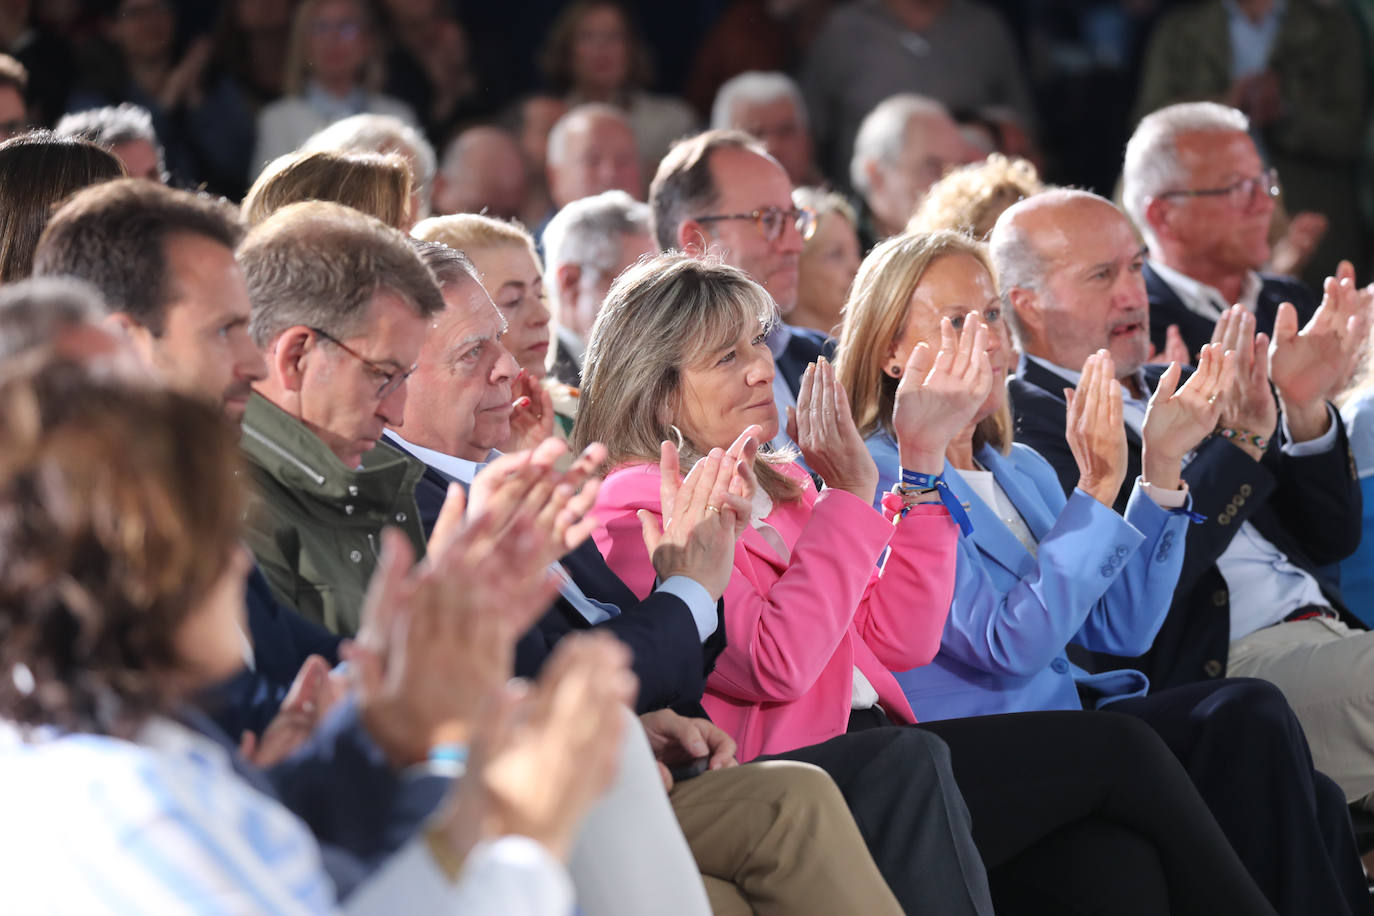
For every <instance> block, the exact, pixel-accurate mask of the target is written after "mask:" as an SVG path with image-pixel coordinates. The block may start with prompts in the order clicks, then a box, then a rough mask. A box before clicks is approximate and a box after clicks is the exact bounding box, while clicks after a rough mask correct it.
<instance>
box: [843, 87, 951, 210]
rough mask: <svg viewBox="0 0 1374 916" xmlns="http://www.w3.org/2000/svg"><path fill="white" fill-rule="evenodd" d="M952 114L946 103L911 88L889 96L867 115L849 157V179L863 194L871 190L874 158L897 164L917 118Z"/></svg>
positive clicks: (877, 160)
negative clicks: (870, 175)
mask: <svg viewBox="0 0 1374 916" xmlns="http://www.w3.org/2000/svg"><path fill="white" fill-rule="evenodd" d="M934 117H940V118H948V117H949V112H948V111H947V110H946V109H945V106H943V105H941V104H940V103H939V102H937V101H935V100H934V99H929V98H926V97H925V96H923V95H916V94H914V93H910V92H903V93H901V94H899V95H892V96H888V97H887V98H885V99H883V100H882V101H881V102H879V103H878V104H877V105H875V106H874V107H873V110H872V111H870V112H869V113H868V114H866V115H864V119H863V123H861V124H860V125H859V132H858V133H857V134H856V135H855V136H854V154H853V155H852V156H851V157H850V160H849V183H850V184H852V185H853V186H854V190H856V191H858V192H859V193H860V194H863V195H867V194H868V192H869V191H870V190H871V187H870V184H869V181H868V175H867V173H866V171H867V170H866V169H865V166H867V165H868V163H870V162H877V163H881V164H882V165H889V166H890V165H894V164H895V163H896V162H897V159H898V157H900V156H901V154H902V148H903V147H904V146H905V145H906V129H907V125H908V124H909V123H911V121H912V120H913V119H915V118H934Z"/></svg>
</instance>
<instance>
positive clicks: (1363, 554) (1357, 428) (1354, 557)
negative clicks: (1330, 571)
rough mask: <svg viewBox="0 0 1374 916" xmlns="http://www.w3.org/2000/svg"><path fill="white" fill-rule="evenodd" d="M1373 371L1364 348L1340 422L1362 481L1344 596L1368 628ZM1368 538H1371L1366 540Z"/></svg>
mask: <svg viewBox="0 0 1374 916" xmlns="http://www.w3.org/2000/svg"><path fill="white" fill-rule="evenodd" d="M1371 382H1374V371H1371V359H1370V355H1369V345H1368V344H1367V343H1366V344H1365V354H1364V363H1363V365H1362V366H1361V367H1360V370H1359V371H1358V372H1357V373H1356V376H1355V378H1354V379H1353V380H1352V382H1351V385H1350V388H1349V389H1347V390H1346V391H1345V392H1344V393H1342V394H1341V396H1340V398H1339V399H1338V401H1337V403H1339V404H1340V407H1341V420H1342V421H1343V422H1344V423H1345V431H1346V434H1347V435H1348V436H1349V437H1350V457H1351V458H1352V459H1354V461H1355V470H1356V473H1357V474H1358V475H1359V478H1360V495H1361V498H1362V499H1363V501H1364V504H1363V507H1362V509H1361V516H1360V517H1361V526H1360V528H1361V531H1360V546H1359V549H1357V550H1356V551H1355V552H1354V553H1352V554H1351V555H1350V556H1348V557H1346V558H1345V559H1344V560H1342V561H1341V566H1340V585H1341V595H1342V596H1343V597H1344V598H1345V600H1346V602H1347V603H1348V604H1349V606H1350V611H1351V613H1353V614H1354V615H1355V616H1356V617H1358V618H1360V620H1362V621H1364V623H1365V625H1366V626H1371V625H1374V492H1371V478H1374V395H1371V392H1372V391H1374V384H1371ZM1366 535H1368V536H1367V537H1366Z"/></svg>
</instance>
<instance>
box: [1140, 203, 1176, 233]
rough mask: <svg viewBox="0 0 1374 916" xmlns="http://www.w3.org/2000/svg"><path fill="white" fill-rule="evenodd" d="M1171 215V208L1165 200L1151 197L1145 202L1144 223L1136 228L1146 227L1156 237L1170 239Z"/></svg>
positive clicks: (1171, 229) (1171, 231)
mask: <svg viewBox="0 0 1374 916" xmlns="http://www.w3.org/2000/svg"><path fill="white" fill-rule="evenodd" d="M1172 215H1173V208H1172V207H1171V206H1170V205H1169V202H1168V201H1167V200H1164V199H1162V198H1159V197H1151V198H1150V199H1149V200H1147V201H1146V202H1145V213H1144V216H1145V225H1144V226H1138V227H1137V228H1138V229H1142V230H1143V229H1146V228H1148V229H1149V230H1150V231H1151V232H1153V233H1154V235H1155V237H1156V238H1167V239H1172V238H1173V237H1174V231H1173V220H1172V219H1171V217H1172Z"/></svg>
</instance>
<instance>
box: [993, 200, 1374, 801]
mask: <svg viewBox="0 0 1374 916" xmlns="http://www.w3.org/2000/svg"><path fill="white" fill-rule="evenodd" d="M992 253H993V258H994V261H995V263H996V265H997V268H998V273H999V277H1000V279H1001V283H1002V286H1003V288H1002V295H1003V297H1004V300H1005V301H1006V302H1007V303H1008V304H1009V305H1010V306H1011V309H1012V310H1014V313H1015V318H1016V323H1017V326H1018V336H1019V341H1020V344H1021V349H1022V353H1023V357H1022V360H1021V364H1020V366H1019V367H1018V371H1017V375H1016V378H1014V379H1013V380H1012V381H1011V382H1010V388H1011V394H1012V402H1013V411H1014V414H1015V422H1016V436H1017V439H1018V440H1020V441H1021V442H1023V443H1025V444H1027V445H1029V446H1031V447H1032V448H1035V449H1036V450H1037V451H1039V452H1041V454H1043V455H1044V456H1045V457H1046V458H1047V459H1048V460H1049V461H1050V463H1051V464H1052V465H1054V466H1055V468H1056V470H1057V471H1058V473H1059V476H1060V480H1061V482H1062V483H1063V485H1064V487H1065V490H1066V491H1069V490H1072V488H1073V486H1074V482H1075V480H1076V479H1077V470H1076V463H1075V461H1074V459H1073V455H1072V452H1071V450H1070V448H1069V446H1068V443H1067V441H1066V438H1065V432H1064V421H1065V413H1066V408H1065V395H1064V390H1065V389H1066V388H1071V387H1073V386H1074V385H1076V383H1077V377H1078V372H1077V368H1076V367H1077V366H1079V365H1081V362H1082V360H1083V359H1085V358H1086V356H1087V355H1089V354H1091V353H1092V352H1094V351H1095V350H1097V349H1099V348H1104V347H1105V348H1107V349H1109V350H1110V351H1111V353H1112V355H1113V356H1114V358H1115V362H1116V371H1117V377H1118V379H1120V380H1121V383H1122V386H1123V388H1124V389H1125V399H1124V404H1123V420H1124V422H1125V425H1126V439H1127V445H1128V465H1127V475H1128V477H1127V480H1128V481H1133V480H1134V479H1135V475H1137V474H1139V475H1141V476H1142V477H1143V478H1144V479H1145V480H1146V481H1148V479H1149V456H1148V455H1145V454H1143V453H1142V448H1141V438H1140V424H1141V421H1142V419H1143V413H1144V405H1145V401H1146V399H1147V398H1148V397H1149V396H1150V394H1151V393H1152V391H1153V387H1154V384H1155V383H1156V381H1157V380H1158V375H1159V372H1158V370H1146V369H1143V363H1144V360H1145V358H1146V353H1147V351H1148V339H1147V335H1146V330H1145V328H1146V326H1147V320H1148V319H1147V314H1146V308H1147V304H1146V300H1145V291H1144V284H1143V282H1142V280H1141V276H1140V270H1141V264H1142V261H1143V253H1142V252H1141V251H1140V250H1139V244H1138V243H1137V242H1136V241H1135V238H1134V234H1133V233H1132V231H1131V229H1130V226H1129V224H1128V223H1127V222H1126V220H1125V218H1124V217H1123V216H1122V215H1121V213H1120V212H1119V211H1117V210H1116V208H1115V207H1113V206H1112V205H1111V203H1110V202H1109V201H1106V200H1103V199H1102V198H1100V197H1097V196H1096V195H1091V194H1087V193H1086V192H1075V191H1055V192H1047V193H1046V194H1044V195H1039V196H1037V197H1034V198H1031V199H1030V200H1027V201H1023V202H1021V203H1020V204H1017V205H1016V206H1015V207H1013V208H1011V209H1010V210H1008V211H1007V212H1006V213H1005V214H1003V216H1002V218H1001V219H1000V220H999V221H998V224H997V227H996V228H995V229H994V230H993V235H992ZM1351 292H1352V294H1353V289H1352V291H1351ZM1346 308H1350V309H1351V310H1352V312H1353V310H1354V309H1355V308H1358V303H1357V302H1356V301H1355V299H1354V298H1353V295H1352V296H1351V297H1349V298H1345V297H1340V296H1337V297H1333V299H1332V301H1331V302H1330V303H1328V304H1325V305H1323V309H1324V310H1326V311H1325V313H1324V315H1319V316H1318V318H1317V320H1315V321H1314V322H1312V323H1311V324H1310V325H1309V327H1308V330H1307V332H1305V334H1304V336H1303V337H1302V338H1299V337H1298V336H1297V334H1296V331H1295V323H1294V322H1293V319H1292V317H1291V316H1289V318H1287V319H1283V318H1282V317H1281V318H1280V321H1279V325H1280V328H1279V330H1278V331H1277V332H1276V336H1277V338H1278V339H1277V341H1276V344H1275V348H1274V354H1275V356H1274V361H1273V362H1274V373H1273V381H1274V383H1275V386H1276V388H1277V391H1278V395H1279V403H1280V405H1281V406H1282V414H1283V423H1282V424H1281V428H1279V429H1278V430H1277V431H1275V429H1274V427H1275V425H1276V407H1275V405H1274V403H1273V399H1272V395H1271V394H1270V389H1269V379H1268V378H1266V377H1265V374H1264V372H1263V371H1262V365H1263V360H1261V361H1260V362H1259V363H1258V364H1257V365H1259V366H1260V367H1261V368H1260V369H1257V370H1256V371H1255V372H1254V373H1251V372H1248V371H1247V372H1245V373H1242V375H1244V376H1248V377H1249V379H1248V381H1246V382H1244V383H1242V381H1239V380H1238V382H1237V386H1236V388H1235V389H1234V391H1233V392H1232V393H1231V395H1229V396H1228V404H1227V407H1226V408H1225V409H1224V410H1223V412H1222V421H1221V422H1222V424H1223V426H1224V427H1228V428H1230V429H1232V430H1233V431H1238V432H1239V435H1236V436H1234V437H1232V438H1229V439H1228V438H1225V437H1222V436H1216V437H1214V438H1212V439H1210V440H1208V441H1207V442H1205V443H1203V445H1202V446H1200V447H1199V448H1198V450H1197V451H1196V453H1195V455H1194V457H1193V459H1192V460H1191V461H1190V462H1189V463H1188V464H1187V465H1186V466H1185V468H1184V470H1183V478H1184V480H1186V481H1187V482H1188V484H1189V487H1190V490H1191V492H1192V496H1193V507H1194V510H1195V511H1197V512H1198V513H1199V515H1200V516H1201V518H1200V519H1199V521H1200V524H1195V525H1192V526H1190V532H1189V535H1188V543H1187V552H1186V555H1185V561H1184V568H1183V571H1182V574H1181V576H1180V580H1179V584H1178V586H1177V588H1176V590H1175V593H1174V602H1173V605H1172V607H1171V608H1170V611H1169V614H1168V616H1167V618H1166V619H1165V622H1164V624H1163V626H1162V628H1161V630H1160V633H1159V635H1158V637H1157V638H1156V640H1155V644H1154V647H1153V649H1152V650H1151V652H1150V653H1149V654H1148V655H1146V656H1145V657H1143V658H1140V659H1130V660H1125V659H1112V658H1110V657H1098V659H1097V660H1096V661H1097V663H1098V666H1099V667H1101V666H1103V665H1106V666H1110V667H1133V668H1137V669H1141V670H1144V671H1145V672H1146V674H1147V675H1148V676H1149V677H1150V681H1151V685H1152V687H1154V688H1156V689H1157V688H1161V687H1167V686H1173V685H1177V684H1183V683H1188V682H1191V681H1197V680H1204V679H1207V678H1216V677H1221V676H1223V675H1229V676H1254V677H1262V678H1264V679H1266V680H1270V681H1272V682H1274V683H1275V684H1276V685H1277V686H1278V687H1279V688H1280V689H1281V690H1282V691H1283V692H1284V694H1285V696H1286V697H1287V698H1288V700H1289V703H1290V704H1291V705H1292V707H1293V710H1294V712H1295V713H1297V715H1298V719H1299V720H1300V721H1301V722H1302V724H1303V727H1304V730H1305V731H1306V732H1307V734H1308V736H1309V738H1310V739H1311V742H1312V747H1313V751H1314V757H1315V758H1316V763H1317V767H1318V769H1320V770H1321V771H1322V772H1324V773H1326V774H1327V775H1329V776H1331V777H1332V778H1333V779H1334V780H1335V781H1336V782H1337V783H1338V784H1339V785H1340V786H1341V788H1342V789H1343V790H1344V792H1345V794H1346V798H1347V800H1349V801H1354V800H1356V799H1359V798H1362V797H1363V796H1364V795H1366V794H1368V793H1369V792H1371V791H1374V754H1371V753H1370V748H1371V747H1374V744H1370V743H1369V741H1370V740H1371V739H1374V732H1369V733H1367V732H1366V728H1365V722H1366V720H1365V708H1366V706H1367V705H1368V704H1367V701H1365V700H1364V699H1363V698H1364V697H1365V696H1366V692H1365V690H1364V687H1363V684H1364V683H1365V682H1366V681H1367V679H1368V677H1369V676H1371V675H1374V634H1370V633H1368V632H1367V631H1364V630H1362V629H1356V628H1355V626H1356V623H1355V622H1354V621H1353V620H1351V619H1350V618H1349V617H1348V615H1347V614H1345V613H1344V606H1343V604H1342V603H1341V600H1340V595H1339V593H1338V591H1337V590H1336V588H1335V587H1334V585H1333V584H1332V583H1330V582H1329V581H1327V580H1326V579H1324V578H1323V577H1322V575H1321V574H1320V572H1319V571H1318V570H1319V566H1321V565H1323V564H1325V563H1329V562H1332V561H1333V560H1335V559H1338V558H1340V557H1342V556H1345V555H1348V554H1349V553H1350V552H1351V551H1353V550H1354V548H1355V546H1356V544H1357V543H1358V539H1359V532H1360V491H1359V488H1358V485H1357V481H1356V480H1355V479H1354V476H1353V474H1352V473H1351V466H1350V458H1349V450H1348V447H1347V444H1346V439H1345V434H1344V429H1343V428H1342V426H1341V421H1340V417H1339V415H1338V414H1336V412H1335V411H1334V410H1333V409H1331V408H1330V407H1329V405H1327V404H1326V403H1325V401H1324V393H1325V391H1326V390H1328V389H1329V387H1330V385H1331V384H1332V382H1333V379H1334V377H1335V375H1337V374H1339V373H1340V371H1341V369H1342V366H1343V364H1344V363H1343V359H1344V357H1343V353H1344V348H1346V347H1349V346H1353V345H1354V343H1355V342H1353V341H1349V340H1345V339H1342V334H1341V332H1340V329H1339V328H1337V327H1335V326H1336V325H1339V326H1340V327H1341V328H1343V327H1344V324H1345V318H1344V317H1338V318H1337V317H1336V316H1340V315H1343V314H1344V312H1343V310H1344V309H1346ZM1230 316H1231V319H1230V320H1233V321H1234V322H1237V326H1241V325H1240V322H1242V321H1243V320H1244V315H1243V313H1242V312H1241V311H1240V310H1238V309H1237V310H1233V311H1232V312H1231V313H1230ZM1332 318H1336V320H1334V321H1333V320H1331V319H1332ZM1252 336H1253V332H1252ZM1237 346H1238V347H1239V346H1241V345H1240V344H1238V345H1237ZM1243 346H1244V347H1245V348H1247V349H1248V350H1249V351H1250V352H1253V350H1254V347H1253V343H1252V341H1250V340H1247V341H1246V342H1245V343H1244V344H1243ZM1241 362H1242V363H1246V362H1248V361H1247V360H1242V361H1241ZM1264 417H1267V419H1264ZM1264 426H1267V427H1268V428H1264V429H1262V428H1261V427H1264ZM1270 434H1273V436H1274V438H1275V440H1276V441H1275V442H1274V443H1273V445H1269V444H1268V443H1267V441H1265V440H1266V439H1267V438H1268V436H1269V435H1270ZM1255 435H1258V436H1259V438H1260V443H1259V444H1257V443H1256V442H1255V441H1254V436H1255ZM1266 446H1268V447H1266ZM1125 499H1126V494H1125V493H1124V492H1123V494H1122V495H1121V497H1120V502H1121V503H1122V504H1124V502H1125ZM1366 648H1368V650H1369V654H1368V655H1365V654H1364V651H1365V649H1366Z"/></svg>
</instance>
